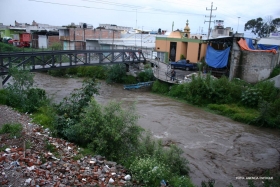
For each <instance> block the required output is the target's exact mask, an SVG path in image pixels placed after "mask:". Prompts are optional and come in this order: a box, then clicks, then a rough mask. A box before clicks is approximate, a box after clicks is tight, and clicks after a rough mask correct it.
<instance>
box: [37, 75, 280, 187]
mask: <svg viewBox="0 0 280 187" xmlns="http://www.w3.org/2000/svg"><path fill="white" fill-rule="evenodd" d="M34 80H35V85H36V86H38V87H40V88H43V89H45V90H46V92H47V93H48V95H49V96H50V97H52V98H53V100H54V101H55V102H58V101H60V100H62V98H63V97H64V96H66V95H68V94H69V93H70V92H71V91H72V90H73V89H75V88H80V87H81V85H82V79H76V78H75V79H74V78H56V77H51V76H48V75H46V74H41V73H37V74H36V75H35V78H34ZM113 99H114V100H117V101H122V102H123V103H124V104H131V103H134V102H137V104H136V108H137V113H138V114H139V115H140V116H141V117H140V119H139V121H138V124H139V125H140V126H142V127H143V128H145V129H149V130H151V132H152V133H153V135H154V137H155V138H161V139H163V140H164V141H172V142H176V144H177V145H178V146H179V147H181V148H182V149H183V150H184V156H185V157H186V158H187V159H188V160H189V163H190V164H189V167H190V177H191V179H192V181H193V182H194V183H195V184H196V185H197V186H200V184H201V181H203V180H204V181H208V179H214V180H215V187H226V186H228V185H229V184H230V183H232V184H233V186H235V187H236V186H247V185H246V184H247V180H246V179H236V177H244V178H246V177H258V176H260V173H261V172H262V171H263V170H264V169H273V168H274V169H275V168H278V169H279V167H280V131H279V130H270V129H265V128H258V127H255V126H249V125H246V124H242V123H238V122H235V121H232V120H231V119H228V118H226V117H223V116H219V115H215V114H212V113H208V112H206V111H204V110H202V109H200V108H197V107H194V106H191V105H188V104H185V103H181V102H178V101H175V100H173V99H170V98H166V97H162V96H159V95H155V94H152V93H150V92H149V91H148V90H134V91H128V90H124V89H123V87H122V85H107V84H106V83H104V82H101V84H100V95H98V96H96V100H97V101H98V102H99V103H102V104H104V103H106V102H108V101H110V100H113ZM255 182H258V183H261V180H256V181H255Z"/></svg>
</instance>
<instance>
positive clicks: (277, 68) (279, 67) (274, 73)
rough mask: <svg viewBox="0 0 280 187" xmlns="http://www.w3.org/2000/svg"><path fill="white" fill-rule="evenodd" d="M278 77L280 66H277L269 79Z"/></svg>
mask: <svg viewBox="0 0 280 187" xmlns="http://www.w3.org/2000/svg"><path fill="white" fill-rule="evenodd" d="M277 75H280V65H277V66H276V67H275V68H274V69H273V70H272V72H271V73H270V76H269V78H273V77H276V76H277Z"/></svg>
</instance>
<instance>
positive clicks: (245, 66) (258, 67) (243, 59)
mask: <svg viewBox="0 0 280 187" xmlns="http://www.w3.org/2000/svg"><path fill="white" fill-rule="evenodd" d="M277 57H278V56H277V54H273V53H267V52H253V51H242V52H241V56H240V60H239V68H238V72H237V74H239V75H240V78H241V79H243V80H245V81H246V82H248V83H257V82H259V81H261V80H264V79H267V78H268V77H269V75H270V73H271V72H272V70H273V68H274V67H275V65H276V63H275V62H276V61H277Z"/></svg>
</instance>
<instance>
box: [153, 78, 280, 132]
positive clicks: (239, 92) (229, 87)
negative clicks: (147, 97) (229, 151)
mask: <svg viewBox="0 0 280 187" xmlns="http://www.w3.org/2000/svg"><path fill="white" fill-rule="evenodd" d="M152 91H153V92H155V93H159V94H163V95H166V96H171V97H175V98H178V99H182V100H185V101H186V102H188V103H191V104H194V105H197V106H201V107H206V108H208V109H210V110H212V111H214V112H217V113H218V114H222V115H225V116H228V117H230V118H232V119H233V120H235V121H239V122H243V123H248V124H252V125H258V126H264V127H272V128H280V91H279V89H277V88H275V87H274V83H273V82H271V81H263V82H259V83H257V84H254V85H252V84H248V83H245V82H244V81H241V80H239V79H234V80H232V81H229V80H228V78H226V77H222V78H220V79H214V78H211V76H210V75H206V77H204V76H203V75H201V74H199V75H198V76H196V77H195V76H193V77H192V81H191V82H189V83H184V84H180V85H172V86H170V85H169V84H167V83H162V82H160V81H156V82H155V83H154V84H153V87H152Z"/></svg>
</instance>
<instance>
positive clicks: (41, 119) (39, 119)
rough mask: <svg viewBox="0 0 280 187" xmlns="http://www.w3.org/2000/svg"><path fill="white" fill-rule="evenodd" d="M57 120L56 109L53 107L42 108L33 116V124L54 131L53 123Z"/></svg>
mask: <svg viewBox="0 0 280 187" xmlns="http://www.w3.org/2000/svg"><path fill="white" fill-rule="evenodd" d="M54 120H55V109H54V108H53V107H52V106H49V105H45V106H41V107H40V108H39V109H38V111H37V112H36V113H35V114H34V115H33V122H35V123H37V124H40V125H43V126H44V127H45V128H49V129H50V130H51V131H53V130H54V127H53V123H54Z"/></svg>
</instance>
